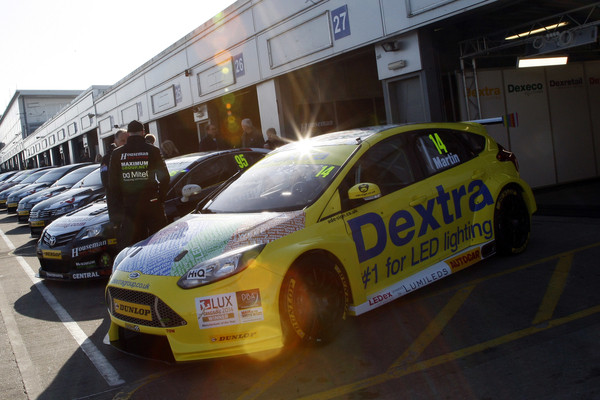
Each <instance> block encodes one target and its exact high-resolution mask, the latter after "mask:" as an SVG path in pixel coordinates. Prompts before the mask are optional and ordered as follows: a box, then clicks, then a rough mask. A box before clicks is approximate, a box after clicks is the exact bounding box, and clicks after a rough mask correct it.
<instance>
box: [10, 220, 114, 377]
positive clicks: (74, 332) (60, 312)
mask: <svg viewBox="0 0 600 400" xmlns="http://www.w3.org/2000/svg"><path fill="white" fill-rule="evenodd" d="M0 236H1V237H2V239H3V240H4V242H5V243H6V245H7V246H8V247H9V248H10V250H11V251H13V250H15V246H14V245H13V244H12V242H11V241H10V239H9V238H8V237H7V236H6V235H5V234H4V232H3V231H2V230H0ZM14 257H15V259H16V260H17V262H18V263H19V265H20V266H21V268H22V269H23V271H24V272H25V274H26V275H27V276H28V277H29V279H30V280H31V282H32V283H33V285H34V286H35V287H36V288H37V289H38V290H39V292H40V293H41V295H42V297H43V298H44V300H46V303H48V305H49V306H50V307H51V308H52V310H53V311H54V312H55V313H56V315H57V316H58V318H59V319H60V320H61V322H62V323H63V325H64V326H65V328H67V330H68V331H69V333H70V334H71V336H72V337H73V339H75V341H76V342H77V344H78V345H79V347H80V348H81V350H83V352H84V353H85V355H86V356H87V357H88V358H89V359H90V361H91V362H92V364H94V366H95V367H96V369H97V370H98V372H99V373H100V375H102V377H103V378H104V379H105V380H106V383H108V384H109V385H110V386H117V385H121V384H123V383H125V381H124V380H122V379H121V377H120V376H119V373H118V372H117V370H116V369H115V368H114V367H113V366H112V365H111V364H110V363H109V362H108V360H107V359H106V357H104V355H103V354H102V353H101V352H100V350H98V348H97V347H96V346H95V345H94V343H92V341H91V340H90V339H89V338H88V337H87V335H86V334H85V332H84V331H83V330H82V329H81V327H80V326H79V325H78V324H77V322H75V321H74V320H73V318H72V317H71V316H70V315H69V313H68V312H67V310H65V308H64V307H63V306H62V305H61V304H60V303H59V302H58V300H56V297H54V295H53V294H52V292H50V290H49V289H48V288H47V287H46V285H44V283H43V282H42V280H41V279H39V278H37V277H36V276H35V272H34V271H33V269H32V268H31V266H30V265H29V264H28V263H27V261H26V260H25V259H24V258H23V257H21V256H14ZM27 389H28V388H27Z"/></svg>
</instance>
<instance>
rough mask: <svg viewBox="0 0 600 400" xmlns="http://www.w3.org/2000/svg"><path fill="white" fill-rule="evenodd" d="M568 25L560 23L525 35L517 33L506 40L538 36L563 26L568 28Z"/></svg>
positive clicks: (533, 30)
mask: <svg viewBox="0 0 600 400" xmlns="http://www.w3.org/2000/svg"><path fill="white" fill-rule="evenodd" d="M568 24H569V23H568V22H559V23H558V24H553V25H548V26H544V27H542V28H537V29H532V30H530V31H527V32H523V33H517V34H516V35H512V36H508V37H505V38H504V40H515V39H522V38H525V37H527V36H531V35H536V34H538V33H542V32H548V31H551V30H553V29H558V28H562V27H563V26H566V25H568Z"/></svg>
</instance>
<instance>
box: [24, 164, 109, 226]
mask: <svg viewBox="0 0 600 400" xmlns="http://www.w3.org/2000/svg"><path fill="white" fill-rule="evenodd" d="M76 165H82V166H81V167H80V168H77V169H76V170H74V171H71V172H69V173H68V174H66V175H65V176H63V177H62V178H60V179H59V180H58V181H56V182H54V183H53V184H52V185H51V186H50V187H47V188H44V189H42V190H40V191H38V192H35V193H33V194H30V195H29V196H25V197H24V198H22V199H21V201H19V204H18V205H17V216H18V219H19V222H27V221H28V220H29V213H30V211H31V209H32V208H33V206H35V205H36V204H38V203H39V202H41V201H44V200H48V199H49V198H51V197H52V196H56V195H57V194H59V193H61V192H64V191H65V190H67V189H70V188H71V187H73V185H74V184H76V183H77V182H79V181H80V180H81V179H83V178H84V177H85V176H86V175H88V174H90V173H91V172H92V171H94V170H95V169H97V168H98V165H95V164H89V165H85V163H83V164H76ZM40 232H41V229H40Z"/></svg>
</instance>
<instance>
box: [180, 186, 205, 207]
mask: <svg viewBox="0 0 600 400" xmlns="http://www.w3.org/2000/svg"><path fill="white" fill-rule="evenodd" d="M201 190H202V188H201V187H200V186H199V185H194V184H190V185H185V186H184V187H183V188H182V189H181V196H182V197H181V202H182V203H187V202H188V200H189V199H190V197H192V196H194V195H196V194H198V193H200V191H201Z"/></svg>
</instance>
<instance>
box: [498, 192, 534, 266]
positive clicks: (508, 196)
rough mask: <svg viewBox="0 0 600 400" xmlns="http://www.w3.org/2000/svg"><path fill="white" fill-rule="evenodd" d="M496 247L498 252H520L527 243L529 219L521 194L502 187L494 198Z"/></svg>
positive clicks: (529, 227) (529, 228)
mask: <svg viewBox="0 0 600 400" xmlns="http://www.w3.org/2000/svg"><path fill="white" fill-rule="evenodd" d="M494 229H495V232H496V248H497V250H498V253H500V254H505V255H507V254H519V253H522V252H523V251H524V250H525V248H526V247H527V245H528V244H529V234H530V231H531V220H530V216H529V210H528V209H527V205H526V204H525V201H524V200H523V197H522V196H521V194H520V193H519V192H518V191H517V190H516V189H513V188H510V189H504V190H503V191H502V192H501V193H500V195H499V196H498V199H497V200H496V209H495V212H494Z"/></svg>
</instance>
